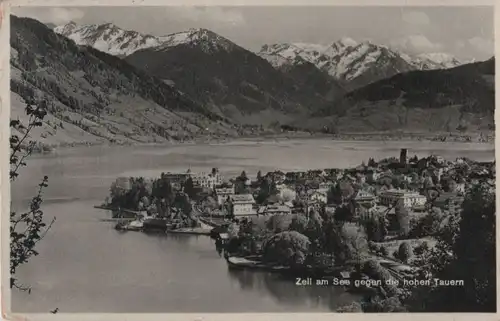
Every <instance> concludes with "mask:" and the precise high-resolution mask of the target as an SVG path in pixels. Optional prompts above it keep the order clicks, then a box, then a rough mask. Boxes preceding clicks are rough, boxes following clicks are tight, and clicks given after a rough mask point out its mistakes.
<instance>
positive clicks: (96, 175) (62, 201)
mask: <svg viewBox="0 0 500 321" xmlns="http://www.w3.org/2000/svg"><path fill="white" fill-rule="evenodd" d="M402 147H406V148H408V154H409V155H410V156H412V155H418V156H427V155H429V154H439V155H442V156H443V157H445V158H448V159H455V158H456V157H462V156H463V157H469V158H472V159H476V160H481V161H488V160H493V159H494V146H493V145H491V144H464V143H437V142H436V143H429V142H408V143H405V142H387V143H377V142H334V141H329V140H288V141H267V142H242V143H230V144H220V145H199V146H196V145H183V146H174V147H158V146H155V147H153V146H150V147H105V148H103V147H89V148H76V149H65V150H61V151H57V152H56V153H54V154H50V155H37V156H33V157H32V158H30V159H29V160H28V167H26V168H24V169H23V170H22V172H21V175H20V177H19V179H18V180H17V181H16V182H14V183H13V185H12V201H13V207H14V208H13V209H14V210H15V209H20V208H21V209H22V208H24V207H25V206H26V204H27V202H28V201H29V200H30V197H32V196H33V195H34V194H35V192H36V185H37V183H38V182H39V179H41V178H42V177H43V175H47V176H49V187H48V188H47V189H46V190H45V191H44V205H43V210H44V212H45V214H46V216H47V219H51V218H52V217H54V216H55V217H56V218H57V220H56V222H55V224H54V226H53V227H52V229H51V230H50V232H49V233H48V235H47V236H46V237H45V239H44V240H43V241H42V242H41V243H40V244H39V247H38V251H39V252H40V255H39V256H38V257H35V258H33V259H32V260H31V261H30V263H29V264H26V265H25V266H23V267H21V269H20V270H19V273H18V277H19V278H20V279H21V280H22V282H23V283H25V284H29V285H31V287H32V292H31V294H27V293H22V292H18V291H14V292H13V296H12V310H13V311H15V312H26V313H27V312H42V313H43V312H48V311H49V310H52V309H54V308H56V307H57V308H59V310H60V312H96V313H99V312H115V313H133V312H139V313H146V312H151V313H162V312H163V313H167V312H172V313H173V312H327V311H331V310H335V309H336V308H337V307H339V306H342V305H344V304H348V303H350V302H352V301H353V300H354V299H355V297H353V296H352V295H350V294H348V293H345V292H344V291H342V290H340V289H338V288H334V287H329V288H320V287H299V286H296V285H295V284H294V282H293V280H283V279H280V278H279V277H278V276H276V275H272V274H266V273H256V272H245V271H238V272H232V271H229V270H228V269H227V266H226V263H225V261H224V259H222V258H220V257H219V255H218V254H217V252H216V251H215V247H214V245H213V242H212V241H211V240H210V239H209V238H208V237H204V236H172V235H168V236H167V235H148V234H143V233H135V232H126V233H123V232H118V231H115V230H114V229H113V223H109V222H101V221H99V219H100V218H104V217H108V216H109V213H107V212H106V211H101V210H97V209H94V208H93V205H96V204H98V203H101V202H102V201H103V200H104V198H105V197H106V196H107V195H108V191H109V186H110V184H111V183H112V182H113V181H114V179H115V178H116V177H118V176H139V175H140V176H151V177H156V176H159V174H160V173H161V172H162V171H165V172H167V171H171V172H174V171H185V170H187V168H191V170H192V171H210V170H211V168H212V167H218V168H219V169H220V170H221V172H222V173H224V174H225V175H228V176H229V175H236V174H239V173H241V171H242V170H245V171H246V172H247V174H248V175H251V176H254V175H255V174H256V173H257V171H258V170H262V172H264V173H265V172H267V171H270V170H275V169H281V170H283V171H291V170H301V169H313V168H333V167H347V166H355V165H358V164H360V163H361V162H362V161H367V160H368V158H369V157H373V158H375V159H380V158H383V157H389V156H396V157H398V156H399V149H400V148H402Z"/></svg>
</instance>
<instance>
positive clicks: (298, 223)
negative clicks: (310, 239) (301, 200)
mask: <svg viewBox="0 0 500 321" xmlns="http://www.w3.org/2000/svg"><path fill="white" fill-rule="evenodd" d="M307 223H308V219H307V217H306V216H305V215H296V216H295V217H294V218H293V219H292V222H291V223H290V226H289V227H288V229H289V230H290V231H296V232H299V233H300V234H305V232H306V229H307Z"/></svg>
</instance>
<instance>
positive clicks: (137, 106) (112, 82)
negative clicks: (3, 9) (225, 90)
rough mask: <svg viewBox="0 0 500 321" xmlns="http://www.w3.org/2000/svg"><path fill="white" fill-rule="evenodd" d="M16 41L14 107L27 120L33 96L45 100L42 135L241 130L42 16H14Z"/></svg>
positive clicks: (58, 139)
mask: <svg viewBox="0 0 500 321" xmlns="http://www.w3.org/2000/svg"><path fill="white" fill-rule="evenodd" d="M10 42H11V58H10V63H11V102H12V113H11V114H12V117H14V118H19V119H22V120H23V119H24V118H25V114H24V106H25V103H26V102H30V103H36V104H39V105H43V106H45V107H46V108H47V111H48V116H47V119H46V121H45V122H44V124H43V127H42V128H37V131H36V132H35V134H37V135H39V136H41V142H42V143H46V144H74V143H82V142H90V143H99V142H115V143H135V142H143V143H145V142H165V141H181V140H185V139H191V138H192V137H195V136H214V137H218V136H221V137H226V136H228V135H237V134H238V133H237V130H236V129H235V128H234V126H233V125H232V124H231V123H230V122H229V121H227V120H226V119H224V118H223V117H220V116H218V115H215V114H214V113H212V112H210V111H208V110H207V109H206V108H205V107H204V106H202V105H200V104H199V103H197V102H196V101H194V100H192V99H191V98H189V97H188V96H187V95H185V94H183V93H181V92H179V91H178V90H176V89H175V88H173V87H171V86H169V85H168V84H165V83H164V82H163V81H161V80H160V79H158V78H155V77H152V76H150V75H148V74H146V73H144V72H142V71H140V70H137V69H136V68H134V67H132V66H130V65H129V64H127V63H126V62H125V61H123V60H122V59H120V58H118V57H115V56H112V55H109V54H106V53H104V52H101V51H98V50H96V49H93V48H92V47H84V46H78V45H76V44H75V42H73V41H72V40H70V39H68V38H66V37H63V36H60V35H57V34H55V33H54V32H53V31H52V30H51V29H49V28H47V27H46V26H45V25H44V24H42V23H40V22H39V21H37V20H34V19H30V18H18V17H15V16H11V40H10ZM23 117H24V118H23ZM24 120H26V119H24Z"/></svg>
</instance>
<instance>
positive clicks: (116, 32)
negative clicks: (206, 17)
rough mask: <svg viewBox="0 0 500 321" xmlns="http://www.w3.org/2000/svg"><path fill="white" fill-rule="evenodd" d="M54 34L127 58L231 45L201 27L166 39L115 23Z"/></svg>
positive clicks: (60, 28)
mask: <svg viewBox="0 0 500 321" xmlns="http://www.w3.org/2000/svg"><path fill="white" fill-rule="evenodd" d="M54 32H56V33H58V34H61V35H63V36H66V37H67V38H70V39H71V40H73V41H75V43H77V44H79V45H85V46H92V47H94V48H95V49H97V50H100V51H103V52H106V53H109V54H111V55H116V56H128V55H130V54H132V53H134V52H136V51H138V50H141V49H146V48H153V47H155V48H157V50H165V49H167V48H170V47H173V46H177V45H181V44H189V45H199V46H200V48H202V50H204V51H213V50H215V49H224V50H231V49H232V48H234V47H236V45H235V44H234V43H232V42H231V41H229V40H227V39H226V38H224V37H222V36H219V35H218V34H216V33H215V32H213V31H210V30H208V29H204V28H191V29H189V30H187V31H182V32H177V33H173V34H169V35H166V36H160V37H156V36H152V35H147V34H141V33H138V32H136V31H130V30H124V29H122V28H120V27H118V26H116V25H115V24H113V23H111V22H108V23H104V24H98V25H97V24H91V25H77V24H76V23H74V22H70V23H68V24H65V25H62V26H58V27H55V28H54Z"/></svg>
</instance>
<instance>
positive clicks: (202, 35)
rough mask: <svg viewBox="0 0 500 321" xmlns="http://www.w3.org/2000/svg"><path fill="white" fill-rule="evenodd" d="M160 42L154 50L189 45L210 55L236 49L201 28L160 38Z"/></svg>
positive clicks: (232, 44) (224, 40)
mask: <svg viewBox="0 0 500 321" xmlns="http://www.w3.org/2000/svg"><path fill="white" fill-rule="evenodd" d="M161 42H162V43H161V45H159V46H158V47H156V48H155V50H157V51H163V50H168V49H169V48H171V47H175V46H179V45H190V46H197V47H199V48H201V49H202V50H203V51H204V52H206V53H212V52H214V51H217V50H225V51H231V50H233V49H234V48H236V47H237V45H236V44H234V43H233V42H231V41H230V40H228V39H226V38H224V37H222V36H220V35H218V34H216V33H215V32H213V31H210V30H208V29H203V28H196V29H195V28H191V29H189V30H187V31H182V32H177V33H173V34H170V35H167V36H162V37H161Z"/></svg>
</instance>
